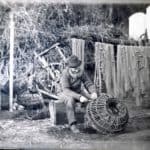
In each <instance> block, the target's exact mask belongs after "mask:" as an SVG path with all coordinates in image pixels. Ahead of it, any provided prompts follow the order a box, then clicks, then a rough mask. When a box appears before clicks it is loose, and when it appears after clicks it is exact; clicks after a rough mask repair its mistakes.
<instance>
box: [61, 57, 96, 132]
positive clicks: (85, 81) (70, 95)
mask: <svg viewBox="0 0 150 150" xmlns="http://www.w3.org/2000/svg"><path fill="white" fill-rule="evenodd" d="M60 85H61V89H62V92H61V93H59V94H58V95H59V98H60V99H61V100H62V101H63V102H64V103H65V104H66V111H67V118H68V122H69V125H70V129H71V130H72V132H74V133H79V132H80V131H79V129H78V128H77V126H76V124H77V121H76V118H75V103H76V102H81V103H84V102H87V101H88V100H95V99H96V98H97V94H96V90H95V87H94V85H93V83H92V82H91V80H90V78H89V77H88V76H87V74H86V73H85V72H84V69H83V65H82V62H81V61H80V60H79V59H78V57H77V56H75V55H72V56H70V57H69V59H68V60H67V68H66V69H65V70H64V71H63V73H62V76H61V79H60ZM83 87H84V88H85V89H86V90H87V92H88V93H86V92H84V91H85V89H84V88H83Z"/></svg>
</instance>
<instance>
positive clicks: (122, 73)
mask: <svg viewBox="0 0 150 150" xmlns="http://www.w3.org/2000/svg"><path fill="white" fill-rule="evenodd" d="M117 50H118V53H117V87H118V95H119V96H121V97H123V96H125V94H126V93H127V92H129V91H132V93H133V94H132V95H133V96H134V97H136V105H137V106H141V105H142V101H143V95H146V94H148V93H149V92H148V91H149V90H150V85H149V83H150V75H149V72H150V67H149V61H148V60H149V58H150V52H149V51H150V47H144V46H124V45H118V47H117Z"/></svg>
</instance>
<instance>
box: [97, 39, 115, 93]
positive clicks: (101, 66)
mask: <svg viewBox="0 0 150 150" xmlns="http://www.w3.org/2000/svg"><path fill="white" fill-rule="evenodd" d="M95 68H96V69H95V77H94V83H95V85H96V87H97V89H98V93H99V92H102V91H103V90H104V89H103V88H104V87H103V86H106V91H107V93H108V94H109V95H112V96H114V95H116V91H115V89H116V67H115V59H114V48H113V45H112V44H105V43H99V42H96V43H95ZM103 82H104V84H103Z"/></svg>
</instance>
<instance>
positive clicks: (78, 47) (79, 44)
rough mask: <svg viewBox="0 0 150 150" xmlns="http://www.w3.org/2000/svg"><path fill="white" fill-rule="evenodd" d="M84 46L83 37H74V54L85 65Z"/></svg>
mask: <svg viewBox="0 0 150 150" xmlns="http://www.w3.org/2000/svg"><path fill="white" fill-rule="evenodd" d="M84 47H85V41H84V40H82V39H75V38H72V54H73V55H76V56H78V58H79V59H80V60H81V61H82V66H83V67H84Z"/></svg>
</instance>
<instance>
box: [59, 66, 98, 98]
mask: <svg viewBox="0 0 150 150" xmlns="http://www.w3.org/2000/svg"><path fill="white" fill-rule="evenodd" d="M82 84H83V85H84V87H85V88H86V89H87V91H88V92H89V93H93V92H96V90H95V86H94V84H93V83H92V81H91V80H90V78H89V77H88V75H87V74H86V73H83V74H82V75H81V76H80V77H77V78H72V76H71V75H70V74H69V71H68V68H67V69H65V70H64V71H63V73H62V76H61V79H60V85H61V89H62V91H63V92H65V93H66V94H67V95H68V96H71V97H73V98H75V99H79V98H80V96H81V95H80V92H81V90H82V89H81V88H82Z"/></svg>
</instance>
